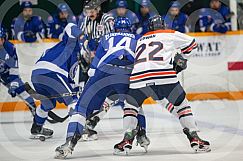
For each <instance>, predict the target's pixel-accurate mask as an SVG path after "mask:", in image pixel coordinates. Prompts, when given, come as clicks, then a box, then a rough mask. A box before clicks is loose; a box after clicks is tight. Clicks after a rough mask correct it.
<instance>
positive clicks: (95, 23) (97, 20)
mask: <svg viewBox="0 0 243 161" xmlns="http://www.w3.org/2000/svg"><path fill="white" fill-rule="evenodd" d="M103 1H104V0H91V1H86V2H87V3H86V5H85V7H84V12H85V15H86V16H85V17H84V18H82V19H81V21H80V22H79V27H80V29H81V30H82V31H83V32H84V34H85V35H86V36H87V37H88V41H87V42H86V43H85V45H84V47H83V49H82V51H81V53H82V54H81V58H80V68H81V70H80V77H79V82H85V83H86V81H87V80H88V78H89V77H88V74H87V71H88V69H89V64H90V63H91V60H92V58H93V57H94V56H95V51H96V49H97V48H98V45H99V40H100V38H101V37H102V36H104V35H106V34H108V33H111V32H112V31H113V25H114V18H113V17H111V16H110V15H109V14H106V13H103V12H102V10H101V7H100V6H101V4H102V3H103Z"/></svg>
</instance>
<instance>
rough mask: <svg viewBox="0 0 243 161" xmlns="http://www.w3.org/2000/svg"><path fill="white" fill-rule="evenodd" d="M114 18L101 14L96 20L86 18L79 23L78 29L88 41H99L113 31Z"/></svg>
mask: <svg viewBox="0 0 243 161" xmlns="http://www.w3.org/2000/svg"><path fill="white" fill-rule="evenodd" d="M113 25H114V18H113V17H111V16H110V15H109V14H106V13H103V14H102V16H100V17H98V18H97V19H96V20H94V21H93V20H91V19H90V18H89V17H88V16H86V17H85V18H84V19H83V22H81V23H80V29H81V30H82V31H84V33H85V34H86V35H88V36H89V38H90V39H100V38H101V37H102V36H104V35H106V34H109V33H111V32H112V30H113Z"/></svg>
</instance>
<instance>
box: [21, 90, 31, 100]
mask: <svg viewBox="0 0 243 161" xmlns="http://www.w3.org/2000/svg"><path fill="white" fill-rule="evenodd" d="M19 96H20V97H21V98H23V99H24V100H26V99H27V98H29V97H30V95H29V94H28V93H27V92H26V91H24V92H22V93H20V94H19Z"/></svg>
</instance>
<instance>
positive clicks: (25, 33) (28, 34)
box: [24, 31, 36, 39]
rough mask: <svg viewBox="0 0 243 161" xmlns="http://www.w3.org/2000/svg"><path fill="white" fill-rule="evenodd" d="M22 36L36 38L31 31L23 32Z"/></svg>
mask: <svg viewBox="0 0 243 161" xmlns="http://www.w3.org/2000/svg"><path fill="white" fill-rule="evenodd" d="M24 36H25V37H26V38H33V39H34V38H36V34H35V33H34V32H32V31H25V32H24Z"/></svg>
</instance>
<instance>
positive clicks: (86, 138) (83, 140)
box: [80, 134, 98, 142]
mask: <svg viewBox="0 0 243 161" xmlns="http://www.w3.org/2000/svg"><path fill="white" fill-rule="evenodd" d="M95 140H98V135H96V134H95V135H92V136H88V135H86V134H84V135H82V138H81V139H80V141H81V142H86V141H95Z"/></svg>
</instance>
